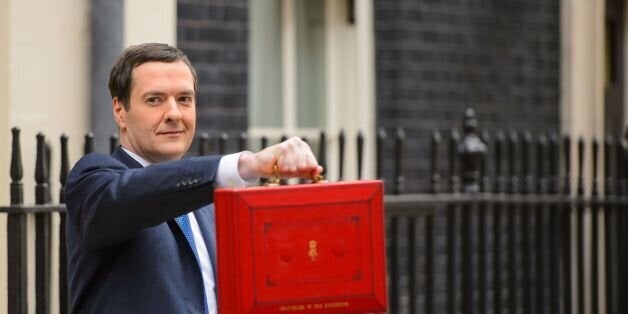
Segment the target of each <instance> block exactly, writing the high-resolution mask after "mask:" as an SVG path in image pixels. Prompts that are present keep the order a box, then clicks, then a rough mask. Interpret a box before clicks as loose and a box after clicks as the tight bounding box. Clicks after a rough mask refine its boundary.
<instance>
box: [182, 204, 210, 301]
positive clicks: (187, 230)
mask: <svg viewBox="0 0 628 314" xmlns="http://www.w3.org/2000/svg"><path fill="white" fill-rule="evenodd" d="M174 220H175V221H176V222H177V224H178V225H179V228H181V231H183V235H184V236H185V239H186V240H188V244H189V245H190V247H191V248H192V251H193V252H194V256H195V257H196V261H197V263H198V262H199V258H198V252H197V251H196V243H194V235H193V234H192V226H191V225H190V217H189V216H188V214H183V215H181V216H179V217H177V218H175V219H174ZM199 267H200V264H199ZM203 303H205V313H207V311H208V306H207V297H206V296H205V285H204V284H203Z"/></svg>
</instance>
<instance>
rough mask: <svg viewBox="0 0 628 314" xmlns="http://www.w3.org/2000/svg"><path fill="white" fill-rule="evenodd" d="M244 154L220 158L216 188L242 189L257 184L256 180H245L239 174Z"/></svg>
mask: <svg viewBox="0 0 628 314" xmlns="http://www.w3.org/2000/svg"><path fill="white" fill-rule="evenodd" d="M242 153H243V152H240V153H235V154H230V155H225V156H223V157H222V158H220V163H219V164H218V173H217V174H216V187H219V188H241V187H247V186H251V185H254V184H255V182H257V179H259V178H255V179H252V180H248V181H247V180H244V179H242V177H241V176H240V173H239V172H238V160H239V159H240V155H242Z"/></svg>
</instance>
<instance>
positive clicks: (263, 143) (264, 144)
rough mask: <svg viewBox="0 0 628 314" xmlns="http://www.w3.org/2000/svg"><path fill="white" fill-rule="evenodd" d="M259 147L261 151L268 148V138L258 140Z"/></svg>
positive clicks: (263, 137)
mask: <svg viewBox="0 0 628 314" xmlns="http://www.w3.org/2000/svg"><path fill="white" fill-rule="evenodd" d="M260 147H261V149H264V148H266V147H268V137H266V136H262V137H261V138H260Z"/></svg>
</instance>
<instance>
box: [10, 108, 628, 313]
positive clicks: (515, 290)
mask: <svg viewBox="0 0 628 314" xmlns="http://www.w3.org/2000/svg"><path fill="white" fill-rule="evenodd" d="M393 133H394V136H393V137H392V138H389V137H388V135H387V134H386V132H384V130H382V129H380V130H377V135H376V140H375V143H376V147H377V149H376V161H377V162H376V165H375V167H376V177H377V178H382V179H384V180H385V181H387V182H388V186H389V187H392V188H389V189H388V191H390V192H391V193H389V194H388V195H386V196H385V200H384V201H385V202H384V204H385V208H386V239H387V241H386V246H387V259H388V264H387V267H388V276H389V287H388V288H389V295H390V301H389V302H390V304H389V306H390V313H410V314H414V313H457V312H461V313H489V312H492V313H552V314H553V313H587V312H591V313H602V309H606V313H625V312H628V298H625V297H624V294H625V293H622V292H623V291H628V271H626V269H625V268H626V267H625V266H624V265H628V244H627V243H628V242H627V241H625V240H624V239H628V228H627V227H628V215H627V214H626V211H625V209H626V208H627V207H628V193H627V192H628V191H627V184H626V178H627V176H626V171H628V167H626V166H625V164H626V162H625V160H626V157H627V156H628V153H627V148H626V144H625V143H624V141H623V140H613V139H612V138H611V137H607V138H605V139H604V142H603V143H600V142H598V141H596V140H592V141H590V142H586V141H585V140H584V139H577V141H576V145H575V147H574V149H573V151H574V154H572V142H573V140H572V139H571V138H570V137H568V136H563V137H562V138H560V137H559V136H558V135H557V134H548V135H545V134H540V135H537V136H536V137H533V136H532V134H531V133H530V132H525V131H524V132H510V133H508V135H506V133H505V132H501V131H498V132H496V133H495V134H493V135H491V134H489V133H488V132H483V133H482V134H479V132H478V123H477V120H476V118H475V115H474V113H473V111H467V112H466V113H465V119H464V123H463V132H462V134H460V133H459V132H458V131H455V130H454V131H451V132H448V136H446V138H444V137H443V136H441V132H438V131H435V132H434V133H433V135H432V140H431V146H432V152H431V163H430V164H431V168H432V170H431V175H430V178H429V179H430V190H431V193H425V194H403V192H404V191H405V186H404V185H405V180H404V167H403V166H404V165H403V164H402V161H403V159H402V158H401V157H402V156H403V154H404V142H405V140H406V136H405V134H404V132H403V130H401V129H399V130H395V132H393ZM338 137H339V138H338V144H339V145H340V147H339V149H338V151H339V155H338V156H337V157H338V159H337V160H336V162H338V163H339V167H338V169H339V176H338V179H342V178H343V172H344V169H345V168H344V165H345V164H347V165H353V164H355V165H356V166H357V173H358V174H359V176H358V177H359V178H362V174H363V169H362V168H363V167H364V165H363V160H364V159H363V158H362V155H363V147H364V137H363V136H362V134H361V133H360V134H358V136H356V139H355V140H356V141H355V142H354V143H355V144H356V145H357V148H358V152H359V154H358V159H357V160H356V162H355V163H348V162H346V161H345V160H344V158H345V157H344V149H345V145H346V144H347V141H346V138H345V135H344V133H342V132H341V133H340V134H338ZM93 138H94V135H93V134H88V135H86V137H85V141H84V152H85V153H89V152H91V151H93V150H94V145H93ZM326 140H327V135H326V134H325V133H324V132H321V134H320V137H319V139H318V141H319V143H326ZM230 142H231V143H235V145H231V146H234V147H236V148H237V149H240V150H243V149H246V148H247V147H249V145H250V140H249V139H248V138H247V136H246V135H245V134H242V135H240V136H238V137H236V138H230V137H229V136H227V135H226V134H221V135H218V136H214V137H210V136H209V135H207V134H201V135H200V136H199V137H198V138H197V142H196V143H197V149H198V152H197V153H198V154H202V155H205V154H209V153H227V152H228V149H227V147H229V146H230V145H229V143H230ZM386 142H391V145H392V146H394V152H393V153H394V155H395V158H393V159H392V160H394V161H395V165H393V166H394V167H393V168H392V169H394V171H393V174H392V176H393V177H392V178H384V176H383V171H382V169H383V167H382V162H383V160H385V159H384V155H385V151H384V149H383V147H384V146H385V143H386ZM445 142H446V144H447V145H443V144H444V143H445ZM268 143H269V139H268V138H266V137H262V138H261V139H260V144H261V147H266V146H267V145H268ZM110 144H111V145H110V146H111V150H113V149H114V148H115V147H116V146H117V145H118V138H117V137H116V136H113V137H111V141H110ZM46 146H47V145H46V141H45V138H44V137H43V135H41V134H40V135H38V136H37V161H36V166H35V168H36V171H35V178H36V183H37V184H36V188H35V196H36V197H35V200H36V202H35V203H36V205H32V206H26V205H24V204H23V203H24V202H23V199H24V198H23V193H24V192H23V188H22V183H21V181H22V164H21V153H20V139H19V130H18V129H15V128H14V129H13V146H12V159H11V171H10V173H11V186H10V189H11V204H10V206H5V207H0V212H3V213H7V215H8V220H7V231H8V233H7V234H8V252H7V253H8V275H9V276H8V291H9V292H8V293H9V296H8V299H9V308H8V312H9V313H27V301H26V300H27V296H26V291H27V290H26V285H27V280H26V279H27V278H26V277H27V271H26V269H27V266H26V265H27V260H28V259H29V258H35V264H36V274H35V276H36V278H35V279H36V280H35V285H36V286H35V294H36V312H37V313H48V312H49V311H50V310H51V309H50V304H51V302H50V299H49V295H50V289H51V284H53V283H52V282H51V279H50V278H51V272H56V271H58V272H59V283H58V284H59V288H58V289H59V298H60V300H59V304H60V312H61V313H65V312H67V311H68V304H67V286H66V280H67V277H66V260H65V257H66V253H65V250H66V249H65V227H64V226H65V207H64V205H63V201H64V198H63V186H64V184H65V180H66V177H67V174H68V171H69V169H70V166H69V165H70V163H69V160H68V153H67V150H68V138H67V137H66V136H62V137H61V168H60V169H61V171H60V178H59V181H60V183H61V189H60V192H59V193H60V195H59V200H60V202H59V204H55V205H53V204H49V203H50V199H51V198H50V195H51V191H50V177H49V175H48V173H49V171H48V170H49V169H50V164H49V160H50V158H48V157H49V156H50V149H47V148H46ZM212 147H213V148H212ZM326 149H327V147H326V145H319V146H318V151H317V155H318V158H319V161H320V162H321V164H323V165H327V163H328V162H329V160H330V159H328V158H327V152H326ZM587 151H588V152H589V153H588V154H586V152H587ZM572 160H573V161H574V162H575V164H574V165H575V167H573V169H572ZM599 165H603V168H602V169H599ZM587 166H588V168H589V171H588V172H587V173H590V174H591V176H590V177H589V178H585V170H586V169H587ZM29 215H33V216H35V220H36V223H35V225H36V226H35V237H36V250H35V256H34V257H32V256H28V255H27V251H26V234H27V224H26V219H27V216H29ZM52 215H59V217H60V224H61V226H60V234H59V238H60V245H59V246H58V247H51V236H52V235H51V230H52V228H51V223H52V222H51V217H52ZM572 235H575V236H572ZM52 250H59V256H60V260H59V265H60V267H59V269H58V270H52V269H50V267H51V266H50V265H51V264H52V262H51V256H52V254H51V251H52ZM572 256H574V257H575V259H574V258H572ZM602 285H604V286H602ZM602 288H603V289H602ZM603 292H604V293H603Z"/></svg>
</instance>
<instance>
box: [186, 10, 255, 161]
mask: <svg viewBox="0 0 628 314" xmlns="http://www.w3.org/2000/svg"><path fill="white" fill-rule="evenodd" d="M177 18H178V21H177V45H178V47H179V48H181V49H182V50H183V51H184V52H185V53H186V54H187V55H188V57H189V58H190V60H191V61H192V64H193V65H194V67H195V68H196V71H197V73H198V78H199V85H198V97H197V117H198V118H197V133H200V132H208V133H209V134H210V135H216V134H218V133H219V132H228V133H229V135H230V136H236V135H237V134H239V133H240V132H242V131H245V130H246V128H247V115H246V110H247V104H246V102H247V100H246V99H247V64H248V63H247V62H248V61H247V59H248V58H247V49H248V47H247V46H248V1H246V0H230V1H227V0H205V1H203V0H179V1H178V2H177ZM229 149H230V150H234V149H235V147H234V148H229Z"/></svg>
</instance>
